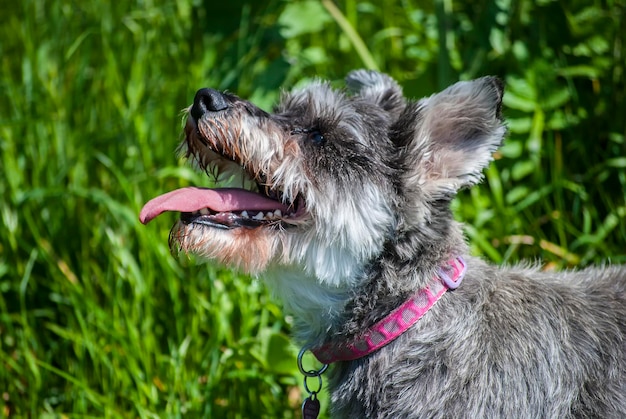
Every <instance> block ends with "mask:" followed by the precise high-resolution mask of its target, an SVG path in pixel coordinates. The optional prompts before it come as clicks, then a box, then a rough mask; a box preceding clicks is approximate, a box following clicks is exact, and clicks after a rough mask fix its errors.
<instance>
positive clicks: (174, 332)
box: [0, 0, 626, 418]
mask: <svg viewBox="0 0 626 419" xmlns="http://www.w3.org/2000/svg"><path fill="white" fill-rule="evenodd" d="M261 3H262V2H250V3H248V4H245V3H244V2H242V1H233V2H229V3H228V4H224V5H213V4H211V2H195V3H190V2H187V1H183V0H170V1H163V2H158V1H155V2H116V3H110V2H104V1H94V2H82V3H81V2H72V1H69V0H66V1H63V0H51V1H49V2H41V1H35V0H24V1H22V2H14V3H11V4H7V5H5V11H4V12H3V14H2V16H1V17H0V39H2V43H1V44H0V52H1V55H0V65H1V68H0V76H1V79H0V83H1V85H0V88H1V89H0V91H2V92H3V93H4V94H2V95H0V167H1V168H2V173H3V178H2V180H0V363H1V367H0V396H1V397H0V415H1V416H4V417H50V418H52V417H105V418H108V417H111V418H113V417H115V418H118V417H129V418H130V417H141V418H152V417H173V418H174V417H182V416H186V417H232V418H246V417H286V418H289V417H298V416H299V413H298V411H299V403H300V400H301V392H302V388H301V387H300V381H301V378H300V377H299V376H298V373H297V368H296V365H295V352H296V351H297V349H296V348H294V347H293V346H291V344H290V343H289V340H288V337H287V336H288V332H289V319H288V318H287V319H285V318H284V316H283V314H282V312H281V308H280V306H278V305H277V303H276V302H273V301H272V300H271V299H270V298H269V296H268V295H267V292H266V290H265V288H264V287H263V284H262V283H261V282H260V281H258V280H252V279H250V278H247V277H245V276H240V275H235V274H232V273H230V272H228V271H225V270H222V269H219V268H217V267H214V266H212V265H210V264H201V263H197V261H195V260H193V258H186V257H182V258H180V259H177V258H175V257H173V256H171V255H170V252H169V249H168V247H167V235H168V230H169V226H170V225H171V223H172V222H173V216H171V217H170V219H167V216H164V218H159V220H158V221H156V222H154V223H151V224H150V225H149V226H148V227H145V226H142V225H140V224H139V222H138V220H137V214H138V211H139V209H140V208H141V205H142V204H143V203H144V202H145V201H146V200H148V199H149V198H151V197H153V196H155V195H157V194H158V193H161V192H163V191H165V190H170V189H173V188H175V187H179V186H183V185H189V184H203V183H204V182H205V180H204V179H203V177H202V176H200V175H198V174H197V173H195V172H193V171H192V170H191V169H189V168H188V167H187V166H185V165H184V163H183V162H181V161H179V160H177V159H176V157H175V153H174V150H175V148H176V145H177V142H178V140H179V138H180V132H181V127H182V119H181V112H180V111H181V109H182V108H184V107H185V106H187V105H188V103H189V102H190V100H191V98H192V97H193V94H194V92H195V90H197V89H198V88H200V87H203V86H213V87H216V88H219V89H228V90H231V91H235V92H237V93H238V94H240V95H241V96H243V97H248V98H252V99H253V100H254V101H255V102H256V103H258V104H259V105H261V106H263V107H265V108H268V109H269V108H270V107H271V104H272V103H273V102H274V101H275V100H276V98H277V97H278V95H279V87H280V86H285V87H287V88H289V87H291V86H293V85H297V84H298V83H302V82H303V81H304V82H305V81H306V80H308V79H311V78H313V77H315V76H316V75H322V76H324V77H325V78H330V79H333V80H339V79H340V78H341V77H343V76H344V75H345V73H346V72H347V71H349V70H350V69H352V68H357V67H364V66H369V67H374V66H377V67H378V68H380V69H382V70H383V71H386V72H389V73H390V74H392V75H393V76H394V77H395V78H397V79H398V80H399V81H400V83H401V84H402V85H403V86H404V88H405V91H406V93H407V95H409V96H413V97H419V96H424V95H428V94H431V93H432V92H434V91H435V90H438V89H440V88H443V87H445V86H446V85H448V84H450V83H452V82H454V81H456V80H457V79H466V78H471V77H476V76H479V75H482V74H496V75H500V76H501V77H503V78H504V79H505V80H506V82H507V96H505V116H506V117H507V120H508V121H509V130H510V137H509V139H508V140H507V144H506V146H505V147H504V148H503V149H502V151H501V152H499V153H498V155H497V156H496V157H497V161H496V164H495V165H493V166H492V167H490V168H489V169H488V170H487V171H486V179H485V183H484V185H483V186H482V187H481V188H475V189H473V190H471V191H465V192H464V193H462V194H461V196H460V197H459V199H458V200H457V201H456V202H455V211H456V213H457V214H458V217H459V218H460V219H463V220H465V221H467V222H468V224H469V225H468V229H467V234H468V237H469V239H470V240H471V242H472V244H473V250H474V251H475V252H476V253H477V254H481V255H483V256H484V257H486V258H488V259H491V260H493V261H495V262H511V261H515V260H518V259H520V258H522V257H530V258H541V259H542V260H544V261H545V264H546V267H547V268H562V267H574V266H582V265H586V264H590V263H597V262H600V261H603V260H606V259H610V260H612V261H614V262H624V261H625V260H626V256H625V254H624V251H623V243H624V239H625V238H626V223H624V219H625V217H626V196H625V195H626V192H625V191H626V159H625V157H624V156H625V155H626V140H625V134H626V127H625V122H624V118H617V117H616V115H624V114H626V106H625V104H624V95H625V93H624V92H626V89H625V88H624V87H625V86H624V62H623V57H624V52H625V51H624V45H626V39H625V37H626V35H625V34H624V32H623V30H621V29H620V28H623V27H624V11H625V10H626V7H625V4H624V1H623V0H613V1H610V2H608V3H607V4H606V5H605V6H606V7H605V8H601V7H600V6H598V5H595V4H585V5H582V4H581V5H578V4H572V5H569V6H565V5H562V4H557V3H554V2H533V1H530V0H524V1H521V2H517V3H515V4H513V3H510V2H507V1H504V2H500V1H499V2H489V1H482V2H479V3H476V2H455V1H440V2H435V3H433V4H431V3H428V4H426V3H424V4H420V5H419V7H418V6H417V5H415V4H413V3H412V2H407V1H399V0H384V1H381V2H378V3H374V2H363V1H356V0H345V1H341V2H336V3H334V4H335V5H336V6H337V7H333V3H331V2H328V1H322V2H317V1H305V2H279V1H272V2H269V3H267V4H261ZM564 7H566V8H565V9H564ZM312 15H315V16H319V18H318V19H310V16H312ZM529 34H534V35H532V36H531V35H529ZM321 398H322V400H323V401H324V402H325V401H327V399H328V397H327V396H322V397H321Z"/></svg>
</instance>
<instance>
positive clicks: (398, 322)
mask: <svg viewBox="0 0 626 419" xmlns="http://www.w3.org/2000/svg"><path fill="white" fill-rule="evenodd" d="M465 270H466V265H465V261H464V260H463V258H461V257H457V258H454V259H451V260H450V261H448V262H447V263H446V264H445V265H444V266H442V267H441V268H440V269H439V273H438V274H437V275H436V276H435V277H434V278H433V279H432V280H431V281H430V283H429V284H428V285H427V286H426V287H425V288H422V289H420V290H419V291H418V292H416V293H415V294H413V295H412V296H411V297H410V298H409V299H408V300H407V301H405V302H404V303H403V304H402V305H401V306H399V307H397V308H396V309H395V310H393V311H392V312H391V313H389V314H388V315H387V316H386V317H384V318H383V319H382V320H380V321H378V322H377V323H376V324H374V325H373V326H372V327H370V328H368V329H366V330H365V331H363V332H362V333H361V334H360V335H359V336H356V337H355V338H354V339H352V340H348V341H338V342H329V343H327V344H325V345H323V346H320V347H317V348H312V349H311V352H312V353H313V354H314V355H315V357H316V358H317V359H318V361H320V362H321V363H323V364H331V363H333V362H338V361H352V360H355V359H358V358H362V357H364V356H366V355H369V354H371V353H372V352H375V351H376V350H378V349H380V348H382V347H383V346H385V345H387V344H389V343H390V342H392V341H393V340H395V339H396V338H397V337H398V336H400V335H401V334H402V333H404V332H406V331H407V330H408V329H409V328H410V327H411V326H413V325H414V324H415V323H416V322H417V321H418V320H419V319H420V318H422V316H423V315H424V314H426V312H427V311H428V310H430V308H431V307H432V306H433V305H435V303H436V302H437V301H438V300H439V298H441V296H442V295H443V294H444V293H445V292H446V291H447V290H449V289H450V290H453V289H456V288H457V287H458V286H459V285H460V284H461V281H462V280H463V276H464V275H465Z"/></svg>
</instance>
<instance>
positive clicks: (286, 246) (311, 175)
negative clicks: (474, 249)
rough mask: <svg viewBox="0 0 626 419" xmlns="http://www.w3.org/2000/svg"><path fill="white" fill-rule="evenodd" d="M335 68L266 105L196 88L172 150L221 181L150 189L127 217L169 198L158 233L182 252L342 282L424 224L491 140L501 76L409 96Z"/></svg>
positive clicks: (476, 167)
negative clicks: (337, 75)
mask: <svg viewBox="0 0 626 419" xmlns="http://www.w3.org/2000/svg"><path fill="white" fill-rule="evenodd" d="M346 81H347V89H346V90H333V89H332V88H331V87H330V85H329V84H327V83H322V82H317V83H314V84H312V85H310V86H308V87H307V88H305V89H303V90H300V91H296V92H293V93H290V94H285V95H284V96H283V98H282V100H281V101H280V103H279V105H278V106H277V107H276V108H275V111H274V112H273V113H272V114H269V113H266V112H264V111H263V110H261V109H259V108H257V107H256V106H254V105H253V104H251V103H249V102H247V101H244V100H241V99H239V98H237V97H236V96H234V95H231V94H228V93H220V92H217V91H215V90H212V89H203V90H200V91H199V92H198V93H197V94H196V98H195V100H194V104H193V105H192V106H191V107H190V108H189V117H188V120H187V125H186V128H185V134H186V138H185V140H184V142H183V145H182V150H183V152H184V153H185V155H186V156H187V157H189V158H190V159H191V160H192V161H193V162H195V163H196V164H197V165H198V166H199V167H200V168H201V169H202V170H204V171H206V172H207V173H209V174H212V175H213V176H214V177H215V178H216V179H217V181H218V183H220V182H227V184H228V186H229V187H227V188H226V187H225V188H218V189H204V188H184V189H180V190H177V191H173V192H170V193H168V194H165V195H162V196H160V197H157V198H155V199H153V200H152V201H150V202H149V203H147V204H146V205H145V206H144V208H143V209H142V213H141V215H140V218H141V221H142V222H144V223H147V222H148V221H150V220H151V219H153V218H154V217H156V216H157V215H159V214H160V213H162V212H163V211H179V212H181V218H180V220H179V221H178V223H177V224H176V225H175V226H174V228H173V230H172V233H171V243H172V244H173V245H175V246H178V247H180V248H181V249H182V250H184V251H188V252H192V253H197V254H200V255H202V256H205V257H208V258H210V259H215V260H218V261H219V262H221V263H224V264H227V265H229V266H231V267H237V268H240V269H242V270H244V271H247V272H251V273H258V272H262V271H264V270H266V269H268V267H270V266H291V267H297V268H298V269H301V270H302V271H304V272H305V273H306V274H307V275H308V276H309V277H312V278H315V279H316V280H317V281H319V282H320V283H322V284H327V285H331V286H336V287H350V286H353V285H354V282H355V281H357V278H358V276H359V273H360V272H361V271H362V270H363V268H364V266H365V265H366V264H367V263H368V261H370V260H372V259H373V258H375V257H376V256H377V255H379V254H380V253H381V252H383V249H384V248H385V247H388V244H389V243H393V242H395V241H398V240H399V239H400V238H401V237H402V236H404V235H407V234H409V233H410V232H412V231H416V232H421V234H422V235H424V236H426V235H429V234H430V232H431V231H432V230H434V229H436V228H437V227H436V226H438V225H440V224H442V222H441V221H440V222H439V224H437V223H433V217H434V216H435V215H438V214H439V213H440V212H441V211H440V210H441V208H440V207H445V208H447V205H448V203H449V201H450V200H451V199H452V198H453V196H454V195H455V193H456V191H457V190H458V189H459V188H461V187H463V186H469V185H471V184H474V183H476V182H477V181H478V180H479V179H480V177H481V170H482V169H483V168H484V167H485V166H486V165H487V164H488V163H489V161H490V160H491V155H492V153H493V151H494V150H495V149H496V148H497V147H498V146H499V144H500V143H501V140H502V137H503V135H504V133H505V129H504V127H503V126H502V124H501V121H500V119H499V109H500V103H501V98H502V86H501V84H500V83H499V82H498V81H497V79H495V78H490V77H486V78H482V79H478V80H475V81H470V82H459V83H457V84H455V85H453V86H451V87H450V88H448V89H446V90H444V91H443V92H441V93H439V94H436V95H433V96H431V97H429V98H426V99H423V100H421V101H418V102H413V101H408V100H406V99H405V98H404V97H403V95H402V91H401V89H400V87H399V86H398V85H397V84H396V82H394V81H393V80H392V79H391V78H389V77H388V76H386V75H383V74H380V73H377V72H373V71H365V70H359V71H355V72H352V73H350V74H349V75H348V77H347V79H346ZM235 186H236V187H235ZM444 224H445V223H444ZM441 228H443V226H442V227H441Z"/></svg>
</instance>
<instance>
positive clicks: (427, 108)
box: [393, 77, 506, 199]
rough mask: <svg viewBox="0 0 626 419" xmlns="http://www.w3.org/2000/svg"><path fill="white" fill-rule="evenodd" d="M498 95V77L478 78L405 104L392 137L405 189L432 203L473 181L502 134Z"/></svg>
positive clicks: (478, 177)
mask: <svg viewBox="0 0 626 419" xmlns="http://www.w3.org/2000/svg"><path fill="white" fill-rule="evenodd" d="M502 94H503V83H502V82H501V81H500V80H499V79H497V78H496V77H483V78H480V79H477V80H472V81H463V82H458V83H456V84H454V85H452V86H450V87H448V88H447V89H445V90H444V91H442V92H441V93H437V94H435V95H433V96H431V97H429V98H426V99H423V100H421V101H419V102H418V103H415V104H413V106H407V108H406V109H405V111H404V113H403V115H402V116H401V117H400V119H399V120H398V121H397V122H396V124H395V128H394V131H395V135H393V137H394V138H393V139H394V141H395V142H396V145H397V146H398V147H400V150H402V153H403V156H404V157H403V158H402V160H403V165H404V168H405V173H404V176H405V184H406V186H409V187H416V186H417V187H419V188H421V189H422V191H424V192H425V193H426V194H427V195H428V196H430V197H433V198H435V199H436V198H439V197H443V196H452V195H454V194H455V193H456V191H457V190H458V189H460V188H462V187H464V186H471V185H473V184H476V183H478V182H479V181H480V180H481V178H482V170H483V169H484V168H485V167H487V165H488V164H489V163H490V162H491V160H492V159H493V152H494V151H495V150H496V149H497V148H498V147H499V146H500V145H501V143H502V140H503V138H504V135H505V133H506V128H505V127H504V125H503V124H502V121H501V119H500V110H501V105H502Z"/></svg>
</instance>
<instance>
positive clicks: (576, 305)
mask: <svg viewBox="0 0 626 419" xmlns="http://www.w3.org/2000/svg"><path fill="white" fill-rule="evenodd" d="M346 81H347V89H345V90H334V89H332V88H331V87H330V86H329V84H327V83H323V82H318V83H314V84H312V85H310V86H308V87H307V88H305V89H303V90H299V91H296V92H293V93H290V94H285V95H284V97H283V98H282V100H281V101H280V104H279V105H278V106H277V107H276V109H275V112H274V113H273V114H268V113H266V112H264V111H263V110H261V109H259V108H257V107H256V106H254V105H252V104H251V103H250V102H247V101H244V100H241V99H239V98H238V97H236V96H234V95H232V94H228V93H220V92H218V91H216V90H212V89H202V90H200V91H199V92H198V93H197V94H196V97H195V101H194V104H193V105H192V106H191V107H190V108H189V117H188V120H187V126H186V129H185V134H186V138H185V141H184V143H183V146H182V151H183V152H184V153H185V154H186V155H187V156H188V157H189V158H190V159H191V160H192V161H194V162H195V163H196V164H197V165H198V166H199V167H200V168H201V169H203V170H205V171H207V173H209V174H213V175H214V176H215V177H216V178H217V180H218V181H221V182H228V185H230V187H222V188H217V189H207V188H184V189H179V190H176V191H172V192H169V193H167V194H165V195H162V196H160V197H157V198H155V199H153V200H151V201H150V202H149V203H147V204H146V205H145V206H144V208H143V210H142V213H141V215H140V218H141V221H142V222H143V223H147V222H149V221H150V220H151V219H153V218H154V217H156V216H158V215H159V214H161V213H162V212H164V211H179V212H180V213H181V216H180V220H179V222H178V223H177V224H176V226H175V227H174V228H173V230H172V233H171V236H170V240H171V243H172V246H174V247H176V248H178V249H182V250H184V251H187V252H193V253H196V254H199V255H202V256H205V257H208V258H210V259H213V260H216V261H219V262H221V263H224V264H227V265H229V266H231V267H233V268H238V269H241V270H243V271H246V272H249V273H252V274H255V275H256V274H259V275H261V276H263V278H264V279H265V280H266V282H267V283H268V284H269V286H270V287H271V288H272V290H273V291H274V293H275V294H276V295H277V296H278V297H279V298H281V299H282V301H283V303H284V306H285V310H286V311H287V312H289V313H291V314H293V316H294V318H295V320H296V325H295V333H296V338H297V339H298V341H299V342H300V343H301V344H302V345H303V350H310V351H311V352H313V354H314V355H315V356H316V357H317V359H318V360H320V361H321V362H322V363H323V364H332V366H331V368H330V370H329V373H328V374H329V379H330V382H329V387H330V393H331V398H332V403H331V406H332V407H331V409H332V412H333V414H334V415H335V416H336V417H339V418H348V417H354V418H366V417H370V418H374V417H378V418H383V417H384V418H409V417H415V418H430V417H446V418H483V417H497V418H525V419H526V418H569V417H585V418H588V417H599V418H623V417H626V351H625V349H626V268H622V267H605V268H599V269H586V270H583V271H577V272H562V273H554V272H542V271H541V270H540V269H537V268H536V267H529V266H521V267H520V266H517V267H506V268H505V267H495V266H490V265H488V264H486V263H485V262H484V261H482V260H480V259H477V258H474V257H471V256H469V254H468V248H467V245H466V242H465V239H464V237H463V233H462V227H461V225H460V224H459V223H457V222H455V221H454V220H453V218H452V214H451V211H450V208H449V206H450V201H451V200H452V199H453V198H454V196H455V194H456V193H457V191H458V190H459V189H460V188H464V187H468V186H471V185H473V184H475V183H477V182H479V181H480V179H481V172H482V170H483V169H484V168H485V167H486V166H487V165H488V164H489V162H490V161H491V159H492V153H493V152H494V151H495V150H496V149H497V148H498V147H499V146H500V144H501V142H502V139H503V137H504V135H505V132H506V129H505V128H504V126H503V124H502V121H501V118H500V106H501V100H502V89H503V87H502V84H501V83H500V81H499V80H498V79H496V78H493V77H484V78H481V79H478V80H474V81H467V82H459V83H456V84H454V85H453V86H451V87H449V88H448V89H446V90H444V91H443V92H441V93H438V94H435V95H433V96H431V97H429V98H425V99H422V100H419V101H410V100H407V99H405V98H404V97H403V95H402V91H401V89H400V87H399V86H398V84H397V83H396V82H395V81H393V80H392V79H391V78H390V77H388V76H386V75H383V74H380V73H377V72H373V71H364V70H359V71H355V72H352V73H350V74H349V75H348V77H347V80H346ZM234 185H236V186H238V187H233V186H234ZM461 281H463V283H462V284H461ZM301 369H302V371H303V373H305V374H306V375H309V376H311V377H317V378H314V382H315V383H317V381H318V380H321V374H322V373H323V372H324V370H325V367H324V368H322V369H320V370H319V371H314V370H311V371H308V370H306V369H303V368H301ZM310 383H311V381H309V384H310ZM316 385H317V384H316ZM307 387H308V386H307ZM311 387H313V386H311ZM309 392H310V397H309V398H308V399H307V400H306V401H305V403H304V406H303V410H304V415H305V417H313V416H315V415H316V413H317V410H318V407H319V406H318V403H319V402H318V400H317V398H316V394H317V392H316V390H315V389H313V390H309Z"/></svg>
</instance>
